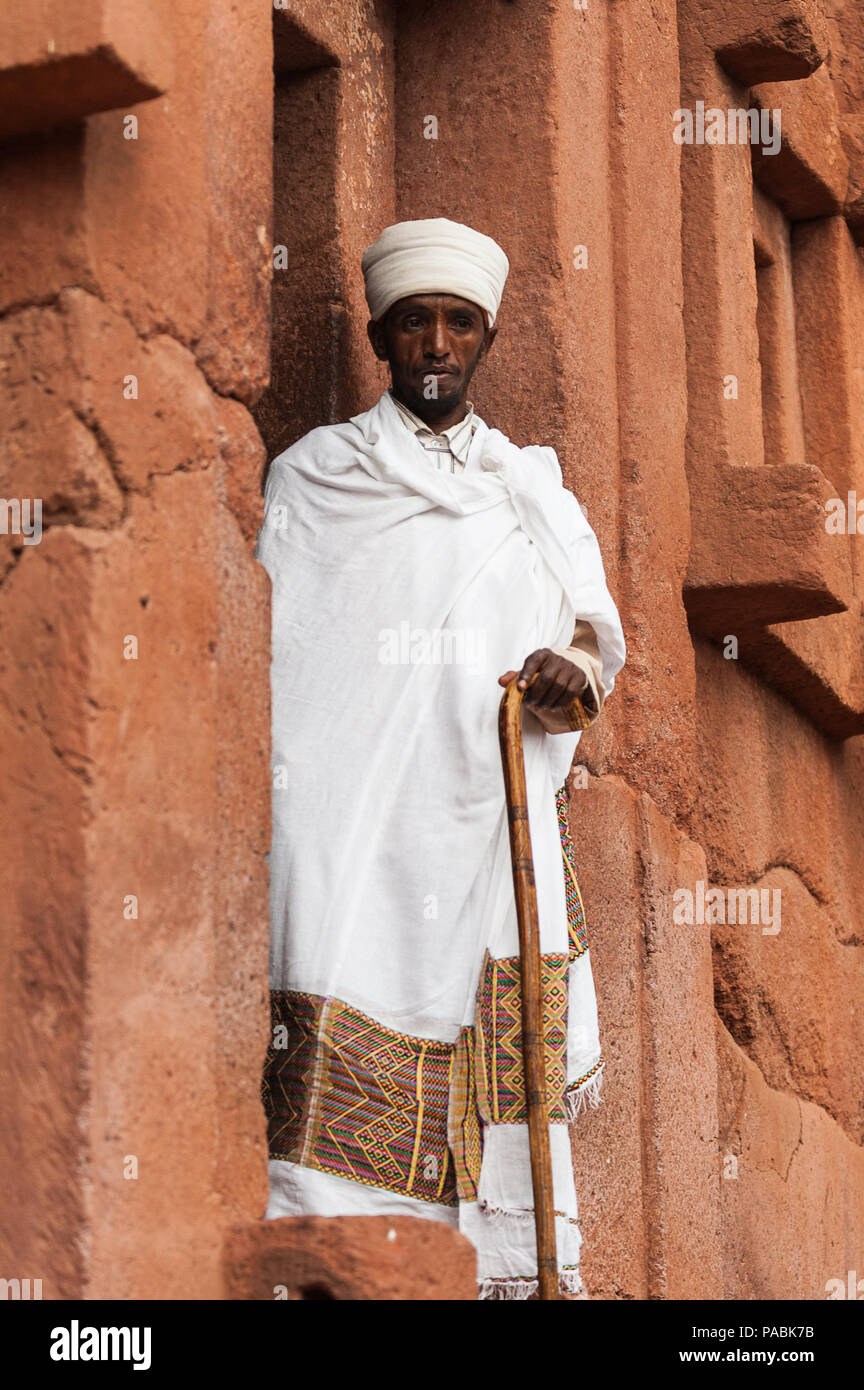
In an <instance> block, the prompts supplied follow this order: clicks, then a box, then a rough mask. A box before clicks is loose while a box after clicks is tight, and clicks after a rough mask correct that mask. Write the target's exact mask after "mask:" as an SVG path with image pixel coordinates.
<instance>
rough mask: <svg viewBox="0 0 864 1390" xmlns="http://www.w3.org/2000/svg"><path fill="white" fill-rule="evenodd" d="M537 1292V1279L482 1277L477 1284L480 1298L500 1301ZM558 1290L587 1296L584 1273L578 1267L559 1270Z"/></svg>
mask: <svg viewBox="0 0 864 1390" xmlns="http://www.w3.org/2000/svg"><path fill="white" fill-rule="evenodd" d="M536 1292H537V1280H536V1279H481V1280H479V1281H478V1284H477V1298H478V1300H481V1301H482V1300H484V1299H485V1300H492V1301H495V1302H500V1301H502V1300H503V1299H508V1298H521V1299H526V1298H530V1297H531V1296H532V1294H535V1293H536ZM558 1292H559V1293H569V1294H576V1295H581V1296H582V1297H583V1298H587V1297H588V1294H587V1291H586V1289H585V1285H584V1284H583V1283H582V1275H581V1274H580V1273H579V1271H578V1269H562V1270H559V1272H558Z"/></svg>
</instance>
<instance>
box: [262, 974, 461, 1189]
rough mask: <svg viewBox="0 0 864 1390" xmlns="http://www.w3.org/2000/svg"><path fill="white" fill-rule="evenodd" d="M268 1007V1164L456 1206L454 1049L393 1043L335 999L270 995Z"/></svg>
mask: <svg viewBox="0 0 864 1390" xmlns="http://www.w3.org/2000/svg"><path fill="white" fill-rule="evenodd" d="M270 1000H271V1019H272V1025H273V1033H271V1038H273V1042H272V1043H271V1046H270V1047H269V1048H268V1050H267V1058H266V1061H265V1067H264V1083H263V1088H262V1094H263V1100H264V1107H265V1110H266V1112H267V1118H268V1140H269V1151H270V1157H271V1158H274V1159H284V1160H287V1161H289V1162H292V1163H299V1164H301V1165H303V1166H304V1167H307V1168H315V1169H317V1170H318V1171H320V1172H323V1173H332V1174H333V1175H334V1176H336V1177H340V1178H348V1179H350V1180H351V1181H352V1182H359V1183H363V1184H364V1185H365V1186H367V1187H381V1188H384V1189H385V1190H386V1191H388V1192H399V1193H402V1194H403V1195H404V1196H410V1197H416V1198H417V1199H418V1200H419V1201H421V1202H434V1203H439V1204H441V1205H443V1206H456V1204H457V1197H456V1184H455V1179H454V1174H453V1164H452V1161H451V1156H450V1151H449V1148H448V1143H447V1107H448V1100H449V1094H450V1075H451V1068H452V1063H453V1055H454V1051H455V1049H454V1047H453V1045H452V1044H450V1043H443V1042H439V1041H437V1040H435V1039H431V1038H416V1037H411V1036H410V1035H408V1034H405V1033H397V1032H395V1031H394V1030H393V1029H391V1028H385V1027H384V1025H383V1024H381V1023H378V1021H377V1020H376V1019H373V1018H370V1017H369V1015H368V1014H364V1013H362V1012H361V1011H360V1010H359V1009H355V1008H353V1007H352V1006H351V1005H349V1004H346V1003H344V1002H343V1001H342V1000H339V999H326V998H323V997H321V996H318V995H310V994H302V993H300V992H295V991H292V990H274V991H272V992H271V996H270ZM280 1029H282V1030H284V1033H278V1034H277V1030H280ZM276 1036H279V1038H280V1041H281V1040H283V1038H284V1041H285V1046H284V1047H277V1046H276V1045H275V1037H276Z"/></svg>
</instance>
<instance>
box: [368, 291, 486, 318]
mask: <svg viewBox="0 0 864 1390" xmlns="http://www.w3.org/2000/svg"><path fill="white" fill-rule="evenodd" d="M414 308H417V309H439V308H440V309H463V310H464V309H471V310H473V312H474V313H475V314H479V315H480V317H481V318H482V317H483V310H482V309H481V307H480V305H479V304H474V303H473V302H472V300H470V299H461V298H460V297H459V295H458V294H447V293H446V292H445V291H444V290H440V291H438V290H436V291H434V292H430V293H428V294H409V295H406V296H405V298H404V299H397V300H396V302H395V304H391V306H390V308H389V310H388V313H390V314H401V313H404V312H405V310H406V309H414Z"/></svg>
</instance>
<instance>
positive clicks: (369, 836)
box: [258, 218, 624, 1298]
mask: <svg viewBox="0 0 864 1390" xmlns="http://www.w3.org/2000/svg"><path fill="white" fill-rule="evenodd" d="M508 271H509V263H508V261H507V257H506V256H505V254H504V252H503V251H502V250H501V248H500V247H499V246H498V245H497V243H496V242H494V241H493V240H492V239H491V238H490V237H487V236H484V235H482V234H481V233H479V232H476V231H474V230H472V229H471V228H469V227H465V226H462V225H460V224H458V223H454V222H451V221H449V220H447V219H446V218H433V219H428V220H422V221H416V222H403V223H399V224H397V225H396V226H393V227H388V228H387V229H386V230H385V231H384V232H382V234H381V236H380V237H379V238H378V240H377V241H376V242H375V243H374V244H373V245H372V246H370V247H369V249H368V250H367V251H366V253H365V255H364V257H363V273H364V276H365V282H366V297H367V302H368V304H369V311H370V314H371V321H370V323H369V327H368V333H369V339H370V342H371V344H372V347H373V349H374V351H375V353H376V355H377V356H378V357H379V358H380V359H381V360H382V361H387V362H388V363H389V366H390V372H391V378H392V384H391V387H390V389H389V390H387V391H385V392H384V393H383V395H382V396H381V399H380V400H379V401H378V403H377V405H375V406H374V407H373V408H372V409H371V410H368V411H366V412H364V413H363V414H360V415H357V416H355V417H354V418H353V419H352V420H350V421H349V422H348V423H347V424H343V425H330V426H324V427H322V428H320V429H316V430H312V431H311V433H310V434H308V435H306V436H305V437H304V438H303V439H301V440H300V441H299V442H298V443H297V444H295V445H293V446H292V447H291V448H290V449H288V450H286V452H285V453H284V454H281V455H280V456H279V457H278V458H277V459H276V460H275V461H274V463H273V465H272V467H271V470H270V474H269V478H268V482H267V489H266V511H265V519H264V524H263V526H262V531H261V536H260V539H259V550H258V554H259V558H260V559H261V561H262V563H263V564H264V565H265V566H266V568H267V570H268V572H269V574H270V576H271V579H272V585H273V666H272V690H273V769H274V773H273V786H274V791H273V822H274V824H273V847H272V855H271V865H270V868H271V926H272V949H271V998H272V1007H273V1038H272V1043H271V1047H270V1049H269V1051H268V1056H267V1062H266V1068H265V1086H264V1091H265V1102H266V1106H267V1111H268V1117H269V1137H270V1184H271V1200H270V1205H269V1207H268V1211H267V1215H268V1217H271V1218H274V1217H278V1216H284V1215H298V1214H304V1213H311V1214H320V1215H347V1214H372V1215H374V1214H384V1213H388V1214H400V1213H401V1214H408V1215H415V1216H419V1217H426V1218H429V1219H432V1220H441V1221H447V1222H449V1223H450V1224H452V1225H454V1226H456V1227H457V1228H458V1229H460V1230H461V1231H463V1232H464V1234H465V1235H467V1236H468V1237H469V1239H471V1240H472V1241H473V1242H474V1244H475V1246H476V1248H477V1252H478V1277H479V1281H480V1295H481V1297H484V1298H527V1297H530V1296H531V1295H532V1293H533V1292H534V1290H535V1289H536V1269H537V1265H536V1247H535V1242H534V1223H533V1214H532V1205H533V1197H532V1187H531V1169H530V1161H529V1153H528V1136H527V1125H526V1116H525V1103H524V1078H523V1075H522V1059H521V1036H520V1029H519V1017H520V1015H519V1009H520V997H519V993H520V985H519V960H518V950H519V948H518V935H517V923H516V914H515V904H514V895H513V884H512V875H511V865H510V855H509V840H508V830H507V820H506V814H505V800H504V789H503V778H502V772H501V765H500V754H499V748H498V736H497V712H498V703H499V699H500V696H501V687H502V686H506V685H507V684H508V682H509V681H510V680H512V679H514V678H515V677H517V676H518V679H519V681H520V683H521V685H522V687H523V689H525V690H526V692H527V693H526V696H525V711H526V712H525V717H524V750H525V767H526V782H527V790H528V808H529V817H530V825H531V833H532V840H533V848H534V860H535V866H534V867H535V876H536V883H537V898H538V911H539V919H540V941H541V951H542V953H543V979H544V1009H545V1011H546V1018H545V1032H546V1039H547V1077H548V1082H547V1085H548V1092H549V1102H550V1119H551V1124H550V1141H551V1146H552V1157H553V1176H554V1184H555V1208H556V1213H558V1216H557V1223H556V1224H557V1227H558V1229H557V1232H556V1235H557V1244H558V1258H559V1265H560V1269H561V1288H562V1291H567V1292H569V1293H570V1294H571V1295H574V1294H575V1295H578V1294H579V1293H580V1290H581V1279H580V1276H579V1270H578V1263H579V1243H580V1236H579V1230H578V1226H577V1224H576V1215H577V1210H576V1194H575V1190H574V1182H573V1173H572V1166H571V1160H570V1150H569V1142H568V1132H567V1121H568V1119H570V1118H572V1117H573V1116H574V1115H575V1114H576V1113H577V1112H578V1110H579V1109H580V1108H581V1106H582V1105H583V1104H584V1103H586V1101H587V1102H588V1103H592V1104H596V1102H597V1093H598V1090H599V1085H600V1077H601V1062H600V1046H599V1040H598V1035H597V1014H596V1003H595V998H594V988H593V982H592V978H591V966H590V960H589V956H588V951H587V947H586V943H585V939H584V921H583V918H582V912H581V900H580V898H579V890H578V885H577V883H576V879H575V872H574V870H573V867H572V859H571V848H572V847H571V846H570V845H569V837H568V832H567V828H566V798H565V795H564V792H563V789H562V783H564V781H565V778H566V775H567V772H568V770H569V768H570V765H571V763H572V759H573V753H574V751H575V747H576V744H577V742H578V739H579V736H580V735H579V733H578V732H573V730H574V729H578V728H579V727H585V726H587V725H588V724H589V723H590V722H592V721H593V720H594V719H595V718H596V717H597V716H598V714H599V713H600V711H601V709H602V707H603V704H604V702H605V699H606V697H607V696H608V694H609V692H610V691H611V690H612V687H613V684H614V678H615V675H616V674H617V672H618V671H619V670H620V668H621V666H622V664H623V661H624V641H623V634H622V631H621V625H620V621H619V618H618V614H617V611H616V609H615V605H614V603H613V602H612V599H611V597H610V595H609V592H608V589H607V587H606V582H605V577H604V574H603V566H602V562H601V559H600V554H599V549H598V546H597V541H596V538H595V536H594V533H593V531H592V530H591V528H590V526H589V525H588V523H587V521H586V520H585V518H584V516H583V514H582V511H581V509H580V507H579V505H578V503H577V502H576V499H575V498H574V497H573V496H572V494H571V493H569V492H568V491H567V490H566V489H565V488H564V487H563V486H562V482H561V471H560V468H559V466H558V462H557V459H556V457H555V454H554V452H553V450H551V449H548V448H541V447H537V446H529V447H527V448H522V449H520V448H517V447H516V446H515V445H514V444H512V443H511V442H510V441H509V440H508V439H507V438H506V437H505V436H504V435H502V434H501V433H500V432H499V431H497V430H494V429H490V428H489V427H488V426H487V425H486V424H485V423H484V422H483V421H482V420H481V419H479V417H478V416H477V415H476V414H475V413H474V408H473V405H472V404H471V402H470V401H469V400H468V399H467V392H468V388H469V384H470V381H471V378H472V375H473V372H474V370H475V368H476V367H477V365H478V363H479V362H480V361H481V360H482V359H483V358H484V357H485V356H486V355H487V353H488V352H489V350H490V349H491V347H492V344H493V342H494V340H495V336H496V334H497V328H496V327H495V318H496V316H497V313H498V308H499V304H500V301H501V295H502V292H503V288H504V282H505V280H506V277H507V274H508ZM519 366H520V369H521V370H523V371H526V370H530V364H529V363H525V362H522V363H520V364H519ZM514 370H515V365H514ZM574 711H575V713H576V716H577V718H575V719H574ZM556 789H559V790H558V792H557V796H556ZM562 850H563V853H562Z"/></svg>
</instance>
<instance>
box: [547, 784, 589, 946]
mask: <svg viewBox="0 0 864 1390" xmlns="http://www.w3.org/2000/svg"><path fill="white" fill-rule="evenodd" d="M555 805H556V807H557V808H558V833H559V835H560V836H561V854H562V855H563V858H564V892H565V895H566V898H567V927H568V930H569V933H570V959H571V960H576V959H577V957H578V956H581V955H583V954H584V953H585V951H587V950H588V934H587V930H586V926H585V908H584V906H583V904H582V894H581V893H580V892H579V880H578V879H577V877H576V856H575V853H574V850H573V840H572V838H571V835H570V820H569V817H568V814H567V806H568V802H567V788H566V787H561V788H560V789H559V790H558V791H557V792H556V793H555Z"/></svg>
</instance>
